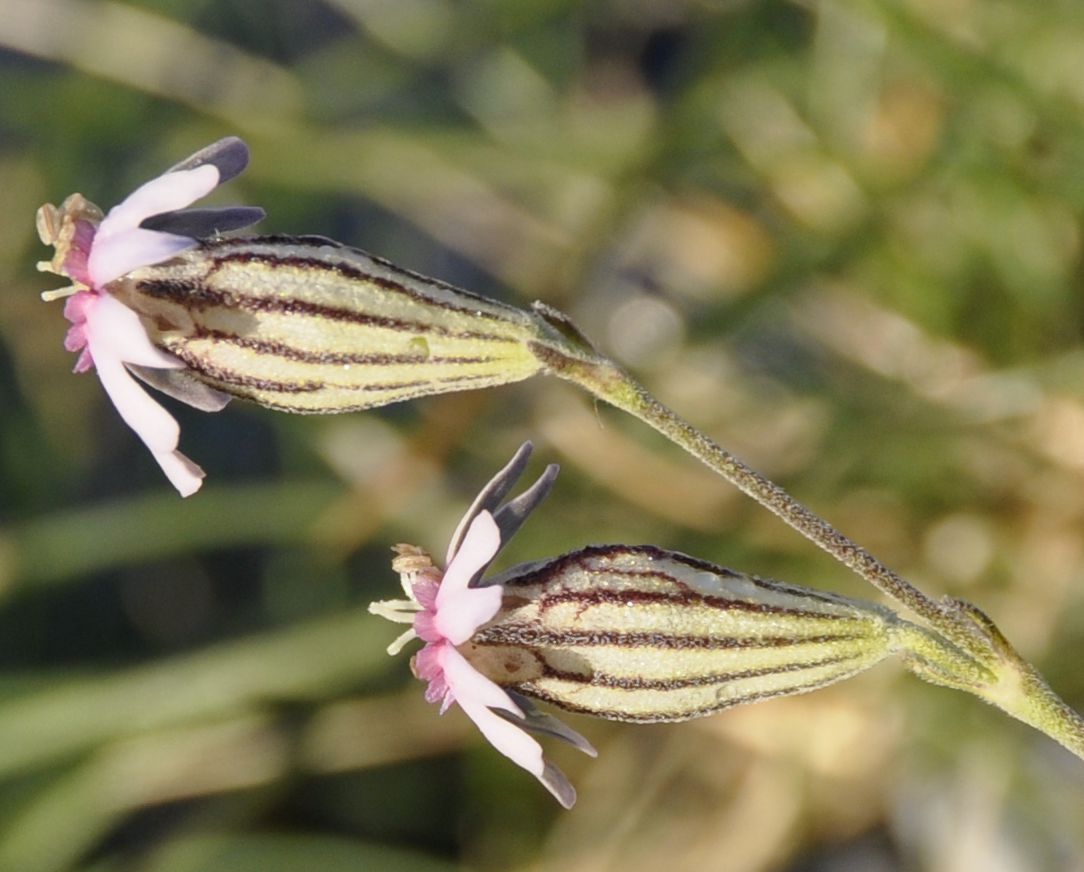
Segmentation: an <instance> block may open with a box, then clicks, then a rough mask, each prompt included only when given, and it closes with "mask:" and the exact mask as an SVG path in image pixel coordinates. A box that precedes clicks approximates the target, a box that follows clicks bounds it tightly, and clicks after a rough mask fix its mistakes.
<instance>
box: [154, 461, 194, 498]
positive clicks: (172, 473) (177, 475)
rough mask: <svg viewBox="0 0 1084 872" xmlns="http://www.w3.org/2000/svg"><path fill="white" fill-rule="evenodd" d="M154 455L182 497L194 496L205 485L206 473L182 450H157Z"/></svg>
mask: <svg viewBox="0 0 1084 872" xmlns="http://www.w3.org/2000/svg"><path fill="white" fill-rule="evenodd" d="M153 457H154V459H155V460H157V461H158V465H159V466H160V467H162V472H164V473H165V474H166V478H168V479H169V482H170V484H172V485H173V486H174V487H175V488H177V491H178V492H179V493H180V495H181V496H182V497H190V496H192V494H194V493H195V492H196V491H198V490H199V489H200V488H201V487H202V486H203V477H204V475H205V474H206V473H204V471H203V469H201V468H200V466H199V465H198V464H195V463H193V462H192V461H191V460H189V459H188V458H187V457H185V456H184V455H183V454H181V452H180V451H170V452H167V453H160V452H155V453H154V454H153Z"/></svg>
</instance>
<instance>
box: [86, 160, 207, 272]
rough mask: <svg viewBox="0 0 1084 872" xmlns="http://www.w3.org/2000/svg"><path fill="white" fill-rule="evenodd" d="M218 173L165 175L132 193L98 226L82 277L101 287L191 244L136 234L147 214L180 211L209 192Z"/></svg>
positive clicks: (169, 237)
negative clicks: (85, 273) (84, 273)
mask: <svg viewBox="0 0 1084 872" xmlns="http://www.w3.org/2000/svg"><path fill="white" fill-rule="evenodd" d="M218 179H219V173H218V168H217V167H216V166H214V165H213V164H204V165H203V166H199V167H196V168H195V169H191V170H180V171H178V172H173V173H166V174H165V175H162V176H159V177H158V178H156V179H151V181H149V182H147V183H146V184H144V185H142V186H141V187H139V188H136V190H135V191H133V192H132V193H131V194H129V195H128V197H127V198H126V199H125V200H124V202H122V203H120V204H118V205H116V206H114V207H113V208H112V209H110V210H109V214H108V215H106V216H105V219H104V220H103V221H102V223H101V224H100V225H99V227H98V231H97V233H96V234H95V237H94V244H93V246H92V247H91V250H90V257H89V258H88V259H87V272H88V274H89V275H90V278H91V280H92V282H93V284H94V286H95V287H97V288H101V287H104V286H105V285H107V284H109V282H111V281H113V280H114V279H116V278H119V277H120V276H122V275H124V274H125V273H128V272H131V271H132V270H133V269H136V268H138V267H141V266H148V265H150V264H154V263H158V262H160V261H163V260H166V259H168V258H170V257H173V256H174V255H175V254H178V253H179V252H181V251H184V250H185V249H186V248H191V247H192V246H193V245H195V244H196V241H195V240H194V239H190V238H188V237H187V236H176V235H174V234H172V233H160V232H158V231H154V230H142V229H140V227H139V225H140V223H141V222H142V221H144V220H145V219H146V218H149V217H151V216H152V215H159V214H161V213H162V212H170V211H172V210H174V209H182V208H184V207H185V206H187V205H188V204H189V203H192V202H193V201H195V200H198V199H199V198H200V197H203V196H205V195H207V194H208V193H210V192H211V191H212V190H214V188H215V186H216V185H217V184H218Z"/></svg>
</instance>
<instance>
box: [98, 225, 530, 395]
mask: <svg viewBox="0 0 1084 872" xmlns="http://www.w3.org/2000/svg"><path fill="white" fill-rule="evenodd" d="M115 294H116V296H117V297H119V298H120V299H121V300H123V301H124V302H125V303H126V304H127V305H128V306H130V307H131V308H133V309H135V310H136V311H138V312H139V313H140V314H142V315H143V316H144V320H145V321H147V322H148V324H150V325H151V327H152V330H153V331H156V332H155V334H154V339H155V342H156V343H157V344H159V345H160V346H161V347H162V348H164V349H166V350H167V351H169V352H170V353H172V354H174V355H176V356H177V357H178V358H180V359H181V360H183V361H184V362H185V364H187V366H188V368H189V370H190V371H191V372H192V373H193V374H194V375H195V376H196V377H198V378H199V379H201V380H202V381H203V382H205V383H206V384H208V385H210V386H212V387H214V388H216V389H218V390H221V391H225V392H227V393H230V394H233V395H235V396H241V397H245V398H248V399H251V400H254V401H256V402H258V403H260V404H261V405H264V406H269V407H271V408H275V409H281V410H284V411H289V412H302V413H331V412H348V411H354V410H358V409H365V408H370V407H373V406H380V405H384V404H387V403H394V402H398V401H400V400H408V399H411V398H414V397H419V396H424V395H427V394H436V393H444V392H447V391H457V390H465V389H468V388H484V387H491V386H494V385H499V384H505V383H508V382H514V381H519V380H521V379H525V378H527V377H529V376H531V375H534V374H535V373H537V372H539V371H540V370H541V369H542V364H541V363H540V361H539V360H538V358H537V357H536V356H535V355H534V354H533V353H532V352H531V350H530V344H531V343H532V342H538V341H545V339H546V334H547V332H548V328H547V326H546V325H545V323H544V322H543V321H542V320H541V319H540V318H538V317H537V316H535V315H534V314H532V313H530V312H526V311H523V310H520V309H516V308H514V307H511V306H506V305H504V304H501V303H499V302H496V301H494V300H490V299H487V298H485V297H480V296H477V295H475V294H471V293H469V292H467V291H463V290H460V289H458V288H455V287H452V286H451V285H446V284H444V283H442V282H438V281H435V280H433V279H428V278H424V277H422V276H418V275H416V274H414V273H411V272H409V271H407V270H404V269H400V268H399V267H396V266H393V265H392V264H390V263H388V262H386V261H384V260H381V259H379V258H376V257H373V256H372V255H369V254H366V253H365V252H363V251H359V250H357V249H353V248H349V247H347V246H344V245H340V244H339V243H336V242H332V241H331V240H329V239H324V238H323V237H315V236H302V237H278V236H268V237H257V238H251V239H223V238H216V239H212V240H208V241H204V242H202V243H201V244H200V246H199V247H198V248H196V249H194V250H192V251H189V252H185V253H184V254H182V255H181V256H179V257H177V258H175V259H174V260H172V261H170V262H169V263H166V264H159V265H155V266H152V267H147V268H145V269H139V270H136V271H134V272H132V273H131V274H130V275H129V276H128V277H127V278H126V279H125V280H124V281H123V282H119V283H118V287H117V288H116V290H115Z"/></svg>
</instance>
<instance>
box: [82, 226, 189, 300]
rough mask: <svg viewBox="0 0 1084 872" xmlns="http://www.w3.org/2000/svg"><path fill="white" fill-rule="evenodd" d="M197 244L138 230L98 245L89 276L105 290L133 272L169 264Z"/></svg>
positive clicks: (118, 235) (154, 232)
mask: <svg viewBox="0 0 1084 872" xmlns="http://www.w3.org/2000/svg"><path fill="white" fill-rule="evenodd" d="M196 244H197V242H196V240H195V239H191V238H190V237H187V236H174V235H173V234H171V233H158V232H157V231H154V230H140V229H138V228H134V229H131V230H128V231H125V232H124V233H118V234H114V235H112V236H109V237H106V238H104V239H99V240H97V241H95V243H94V248H93V249H91V252H90V259H89V269H88V272H89V275H90V278H91V281H92V282H93V283H94V286H95V287H97V288H102V287H105V286H106V285H108V284H109V283H110V282H112V281H114V280H116V279H118V278H120V277H121V276H123V275H125V274H127V273H130V272H131V271H132V270H135V269H139V268H140V267H141V266H151V265H152V264H156V263H161V262H162V261H163V260H169V258H171V257H174V256H175V255H178V254H180V253H181V252H182V251H185V250H187V249H189V248H193V247H194V246H195V245H196Z"/></svg>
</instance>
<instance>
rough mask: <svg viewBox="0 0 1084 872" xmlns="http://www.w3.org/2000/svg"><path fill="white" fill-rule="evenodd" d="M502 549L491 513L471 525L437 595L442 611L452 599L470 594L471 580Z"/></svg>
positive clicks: (485, 513) (482, 515) (480, 515)
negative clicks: (467, 592)
mask: <svg viewBox="0 0 1084 872" xmlns="http://www.w3.org/2000/svg"><path fill="white" fill-rule="evenodd" d="M500 547H501V533H500V530H498V529H497V523H496V522H495V521H494V520H493V516H492V515H491V514H490V513H489V512H485V511H483V512H481V513H479V515H478V516H477V517H476V518H475V519H474V520H473V521H472V522H471V525H470V527H469V528H468V529H467V535H466V536H464V537H463V543H462V544H461V545H460V546H459V551H458V552H457V553H456V555H455V557H454V558H452V561H451V562H450V563H449V564H448V566H447V568H446V569H445V570H444V578H443V579H442V580H441V583H440V590H439V591H438V593H437V609H438V610H439V609H440V608H441V606H443V605H444V603H445V602H447V601H448V600H449V598H451V597H455V596H457V595H459V594H461V593H462V592H463V591H466V590H467V584H468V583H469V582H470V580H471V577H472V576H473V575H474V574H475V573H476V572H478V571H479V570H481V569H484V568H485V566H486V565H487V564H488V563H489V562H490V561H491V560H492V559H493V558H494V557H495V556H496V554H497V551H498V550H499V549H500Z"/></svg>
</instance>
